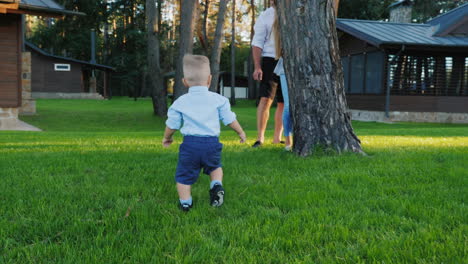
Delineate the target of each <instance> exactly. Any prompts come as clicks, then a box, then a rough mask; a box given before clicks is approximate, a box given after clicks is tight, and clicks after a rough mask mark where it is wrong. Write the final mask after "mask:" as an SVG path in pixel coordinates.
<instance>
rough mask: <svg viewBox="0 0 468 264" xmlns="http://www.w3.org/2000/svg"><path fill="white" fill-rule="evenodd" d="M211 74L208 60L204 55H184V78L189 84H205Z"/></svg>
mask: <svg viewBox="0 0 468 264" xmlns="http://www.w3.org/2000/svg"><path fill="white" fill-rule="evenodd" d="M210 75H211V71H210V60H209V59H208V58H207V57H206V56H202V55H192V54H186V55H185V56H184V79H185V81H186V82H187V84H188V85H190V86H198V85H200V86H206V85H207V84H208V78H209V77H210Z"/></svg>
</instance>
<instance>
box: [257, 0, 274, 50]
mask: <svg viewBox="0 0 468 264" xmlns="http://www.w3.org/2000/svg"><path fill="white" fill-rule="evenodd" d="M275 12H276V11H275V9H274V8H273V7H270V8H268V9H267V10H265V11H263V12H262V13H261V14H260V16H259V17H258V19H257V22H255V26H254V32H255V34H254V37H253V39H252V46H255V47H259V48H261V49H262V57H271V58H274V57H275V54H276V49H275V33H274V32H273V23H274V22H275Z"/></svg>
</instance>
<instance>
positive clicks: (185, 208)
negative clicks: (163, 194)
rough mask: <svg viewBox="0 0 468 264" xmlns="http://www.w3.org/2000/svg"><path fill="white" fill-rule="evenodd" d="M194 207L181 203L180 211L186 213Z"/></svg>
mask: <svg viewBox="0 0 468 264" xmlns="http://www.w3.org/2000/svg"><path fill="white" fill-rule="evenodd" d="M192 206H193V203H192V204H187V203H180V202H179V208H180V210H182V211H184V212H188V211H190V208H192Z"/></svg>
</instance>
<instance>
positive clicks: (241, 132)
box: [229, 120, 247, 143]
mask: <svg viewBox="0 0 468 264" xmlns="http://www.w3.org/2000/svg"><path fill="white" fill-rule="evenodd" d="M229 127H230V128H232V129H233V130H234V131H236V132H237V134H238V135H239V138H240V143H244V142H245V140H246V137H247V136H246V135H245V132H244V130H243V129H242V127H241V125H240V124H239V122H237V120H234V121H233V122H232V123H231V124H229Z"/></svg>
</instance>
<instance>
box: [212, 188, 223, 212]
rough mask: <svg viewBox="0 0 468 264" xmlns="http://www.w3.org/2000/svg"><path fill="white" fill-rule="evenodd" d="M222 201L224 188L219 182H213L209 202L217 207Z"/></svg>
mask: <svg viewBox="0 0 468 264" xmlns="http://www.w3.org/2000/svg"><path fill="white" fill-rule="evenodd" d="M223 202H224V189H223V186H222V185H221V184H215V186H213V188H211V190H210V204H211V206H215V207H219V206H221V205H223Z"/></svg>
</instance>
